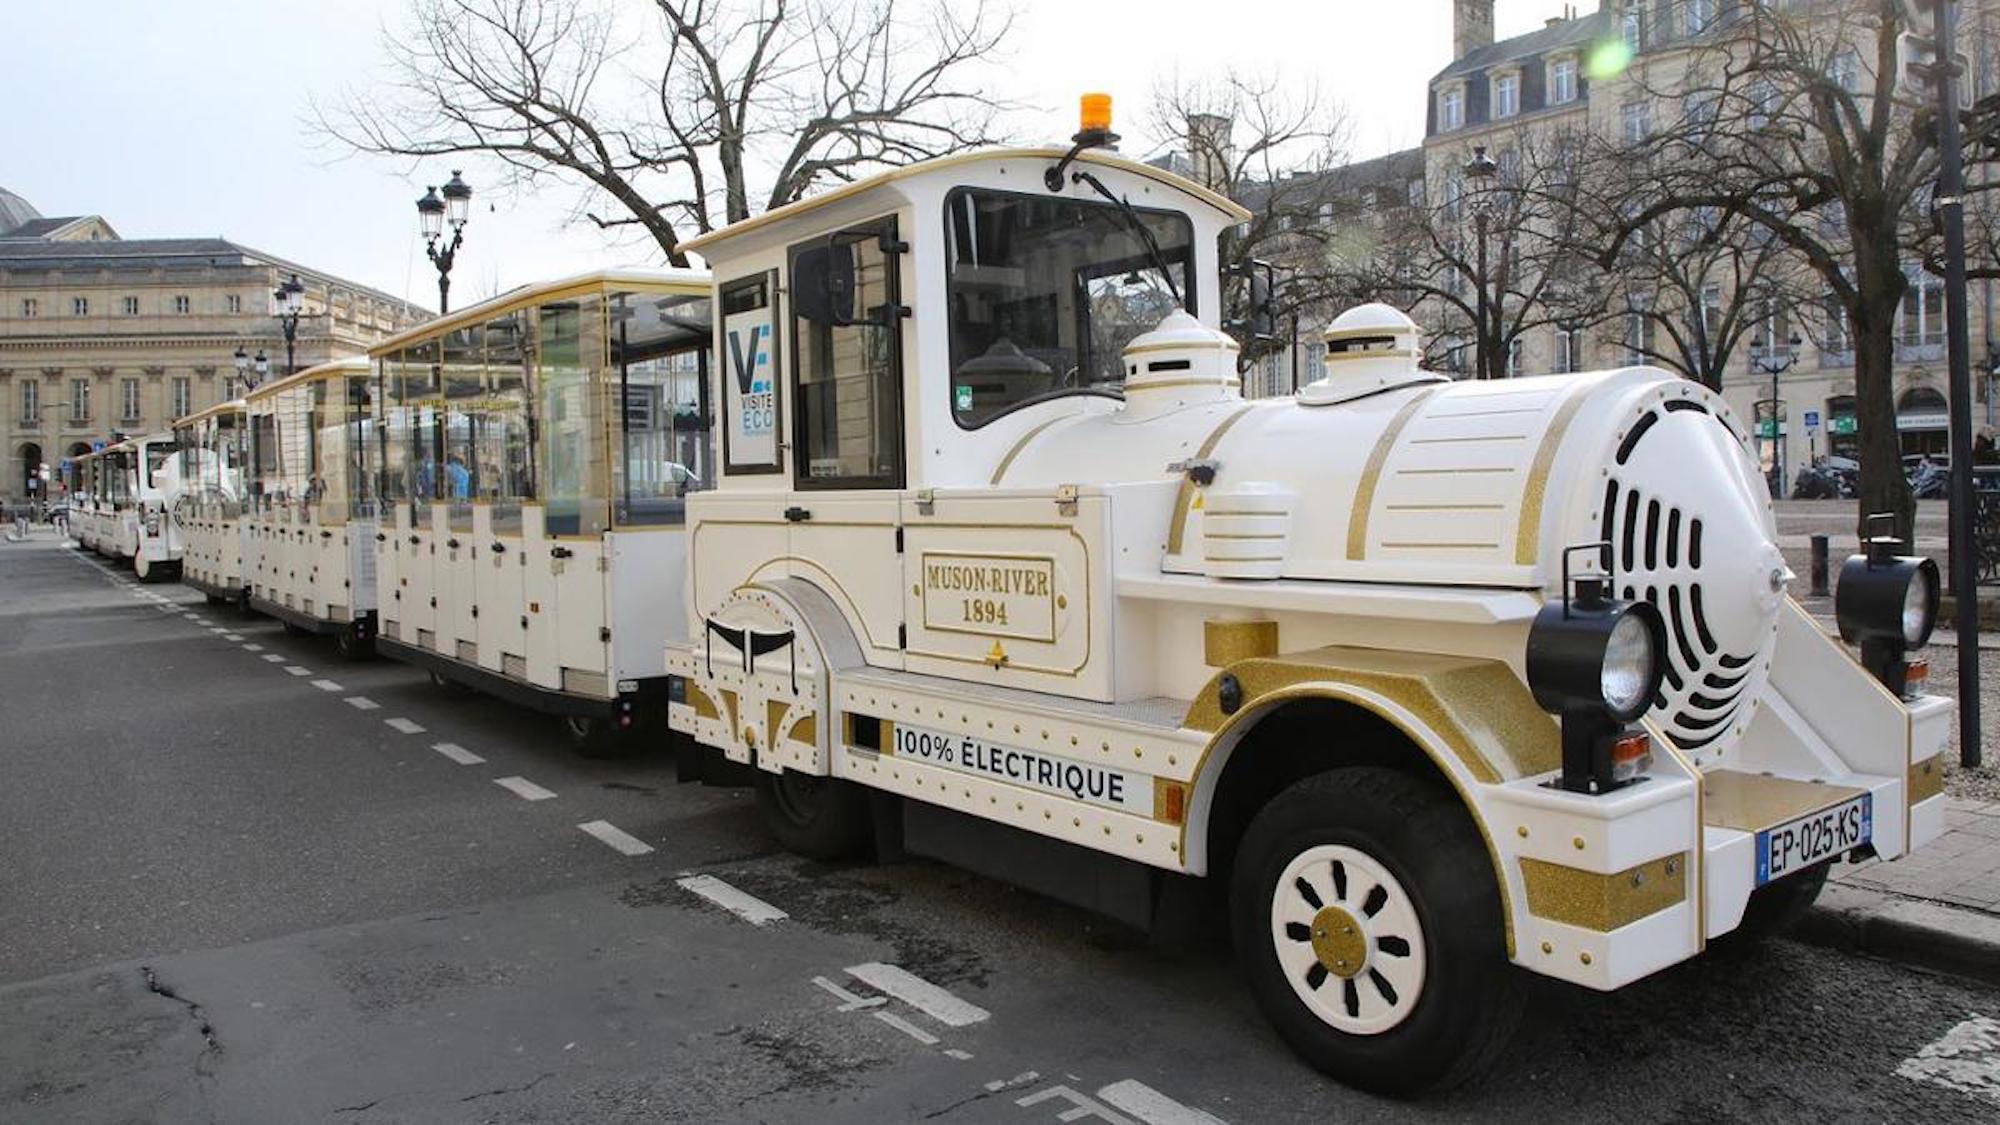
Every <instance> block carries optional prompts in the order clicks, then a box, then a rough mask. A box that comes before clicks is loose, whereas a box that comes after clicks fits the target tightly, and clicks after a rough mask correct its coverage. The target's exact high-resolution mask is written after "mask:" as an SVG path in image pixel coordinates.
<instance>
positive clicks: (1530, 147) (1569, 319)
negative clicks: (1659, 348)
mask: <svg viewBox="0 0 2000 1125" xmlns="http://www.w3.org/2000/svg"><path fill="white" fill-rule="evenodd" d="M1585 153H1586V147H1585V145H1584V144H1583V142H1582V140H1581V139H1580V138H1579V137H1578V136H1577V135H1576V134H1574V133H1571V132H1569V131H1567V130H1543V131H1531V130H1525V129H1524V130H1518V131H1516V132H1514V133H1512V134H1510V135H1508V136H1506V137H1504V138H1501V148H1500V150H1499V158H1498V159H1497V160H1494V161H1493V163H1494V165H1495V167H1494V168H1493V170H1492V172H1491V174H1489V175H1487V176H1486V177H1485V178H1484V179H1485V182H1483V183H1482V182H1479V180H1478V179H1477V178H1473V179H1472V182H1470V183H1468V177H1466V176H1464V175H1461V174H1458V173H1454V174H1452V175H1450V176H1447V177H1446V178H1445V180H1444V182H1443V183H1442V184H1440V185H1435V186H1433V187H1432V188H1431V189H1430V193H1429V197H1428V198H1427V200H1426V203H1425V205H1424V206H1423V207H1419V208H1409V209H1405V210H1404V211H1402V212H1400V213H1398V214H1396V215H1394V216H1393V217H1392V218H1391V219H1390V221H1389V225H1388V227H1387V229H1386V231H1385V237H1384V238H1383V240H1382V241H1381V242H1380V243H1379V244H1378V245H1377V246H1375V247H1374V248H1373V249H1372V251H1371V252H1370V253H1369V254H1368V255H1367V257H1365V258H1362V259H1359V260H1357V261H1353V262H1351V263H1349V264H1348V265H1347V267H1346V276H1345V285H1346V287H1347V288H1348V289H1349V290H1351V291H1353V292H1356V293H1361V294H1372V295H1376V296H1377V297H1378V298H1379V299H1383V300H1388V301H1391V302H1392V303H1395V304H1399V305H1402V306H1403V307H1405V308H1409V309H1411V310H1412V314H1413V315H1415V316H1417V317H1418V319H1419V321H1420V322H1427V323H1428V326H1429V327H1431V328H1432V329H1433V330H1434V332H1433V337H1432V339H1433V344H1432V350H1433V352H1434V353H1436V352H1439V351H1441V352H1442V354H1436V355H1434V357H1433V360H1434V361H1441V364H1442V366H1445V367H1447V368H1450V369H1453V370H1462V369H1463V366H1464V360H1465V349H1466V348H1468V347H1469V348H1471V349H1472V350H1473V354H1474V355H1475V356H1476V357H1479V359H1480V360H1481V362H1482V364H1483V370H1480V371H1477V372H1476V374H1477V375H1478V376H1479V377H1481V378H1496V377H1499V376H1501V375H1503V374H1504V373H1505V371H1506V364H1507V357H1508V356H1510V355H1511V354H1512V353H1513V350H1514V348H1515V345H1516V342H1517V341H1520V340H1522V339H1523V338H1524V337H1526V336H1527V335H1528V334H1529V333H1530V332H1533V331H1536V330H1538V329H1544V328H1549V327H1555V328H1559V329H1561V330H1563V331H1565V332H1568V331H1576V330H1580V329H1581V328H1583V327H1585V326H1588V325H1591V324H1595V323H1599V322H1601V321H1602V320H1603V319H1604V318H1605V317H1606V315H1607V311H1608V307H1609V306H1608V289H1607V287H1606V286H1605V285H1604V284H1603V283H1602V282H1601V280H1599V279H1598V278H1597V277H1596V270H1595V269H1594V268H1593V267H1592V265H1591V262H1590V259H1589V257H1588V256H1587V255H1586V254H1584V253H1582V252H1581V249H1580V248H1582V247H1586V246H1588V245H1589V241H1590V231H1591V227H1590V224H1589V220H1588V207H1587V203H1588V201H1589V197H1588V194H1587V193H1586V192H1585V190H1584V185H1583V184H1582V182H1581V172H1582V169H1583V166H1584V157H1585ZM1482 232H1483V234H1482ZM1482 295H1483V299H1482Z"/></svg>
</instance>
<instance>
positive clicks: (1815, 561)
mask: <svg viewBox="0 0 2000 1125" xmlns="http://www.w3.org/2000/svg"><path fill="white" fill-rule="evenodd" d="M1826 593H1827V591H1826V536H1824V535H1815V536H1813V537H1812V596H1813V597H1815V598H1823V597H1826Z"/></svg>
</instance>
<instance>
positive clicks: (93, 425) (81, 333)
mask: <svg viewBox="0 0 2000 1125" xmlns="http://www.w3.org/2000/svg"><path fill="white" fill-rule="evenodd" d="M295 275H296V276H297V277H298V279H299V281H300V283H301V284H303V285H304V286H305V290H306V293H305V300H304V312H303V314H302V315H301V316H300V318H299V322H298V334H297V361H296V362H297V365H298V367H300V368H304V367H307V366H309V365H311V364H315V363H320V362H323V361H325V360H328V359H332V358H336V357H339V356H347V355H356V354H359V353H362V352H364V351H366V350H367V348H368V347H369V345H370V344H372V343H374V342H375V341H377V340H380V339H383V338H384V337H387V336H389V335H391V334H393V333H396V332H399V331H401V330H403V329H404V328H407V327H409V326H410V325H412V324H415V323H417V322H419V321H421V320H424V319H426V318H427V317H429V316H430V315H431V314H430V313H429V312H428V311H427V310H425V309H423V308H421V307H419V306H416V305H413V304H411V303H409V302H407V301H404V300H401V299H399V298H396V297H392V296H390V295H388V294H386V293H382V292H378V291H376V290H373V289H369V288H367V287H366V286H362V285H357V284H355V283H353V282H351V281H347V280H344V279H342V278H338V277H334V276H332V275H331V274H327V273H324V272H322V271H319V270H314V269H310V268H307V267H305V266H301V265H297V264H295V263H292V262H288V261H286V260H284V259H282V258H277V257H274V256H272V255H269V254H265V253H263V252H261V251H257V250H252V249H249V248H248V247H244V246H239V245H237V244H236V243H233V242H230V241H228V240H226V239H221V238H133V239H127V238H121V237H120V236H119V234H118V232H117V231H116V230H115V229H114V228H113V227H112V226H111V224H110V223H108V222H106V221H105V220H104V218H102V217H101V216H97V215H70V216H60V217H46V218H45V217H43V216H42V215H41V214H40V213H39V212H37V211H36V210H35V208H34V207H32V206H30V205H29V204H28V202H27V201H26V200H24V199H22V198H21V197H20V196H18V195H15V194H13V193H11V192H8V191H6V190H5V189H0V435H3V436H4V440H0V449H4V451H5V452H6V456H7V460H6V467H5V475H4V476H0V497H4V498H5V499H6V500H8V501H9V502H12V501H15V500H19V499H22V498H23V497H25V496H27V495H28V493H29V488H30V483H29V482H30V478H31V477H32V476H38V475H39V474H40V473H41V471H42V468H43V466H47V467H48V469H49V471H50V474H51V475H52V476H53V475H55V474H56V470H57V469H58V467H59V466H60V464H61V462H62V461H63V459H65V458H67V457H72V456H75V455H76V454H78V453H83V452H87V451H89V450H90V449H91V448H93V447H94V446H96V445H98V444H100V443H105V442H109V441H111V440H112V437H113V435H114V434H121V433H122V434H142V433H148V432H152V431H156V430H160V429H163V428H165V427H166V426H167V425H168V424H169V423H171V422H172V421H173V419H175V418H177V417H180V416H182V415H185V414H189V413H192V412H193V411H195V410H199V409H201V408H203V407H205V406H209V405H212V404H214V403H216V402H220V401H223V400H224V399H227V398H230V397H233V396H235V395H237V394H241V393H242V391H243V387H242V386H241V385H240V384H239V383H238V382H237V372H236V361H235V357H236V353H237V351H238V349H242V350H243V351H244V352H245V353H246V354H250V355H254V354H256V353H257V352H259V351H261V352H263V353H264V354H265V355H266V356H267V357H268V359H269V364H270V372H271V376H272V377H276V376H278V375H282V374H283V373H284V366H285V340H284V333H283V328H282V326H281V325H280V323H279V321H278V319H277V317H276V316H275V314H274V308H275V300H274V297H273V293H274V292H275V290H276V289H277V288H278V286H279V285H281V284H283V283H284V282H285V281H286V280H288V279H289V278H291V277H293V276H295Z"/></svg>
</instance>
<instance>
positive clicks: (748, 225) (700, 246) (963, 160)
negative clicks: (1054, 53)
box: [681, 147, 1251, 254]
mask: <svg viewBox="0 0 2000 1125" xmlns="http://www.w3.org/2000/svg"><path fill="white" fill-rule="evenodd" d="M1068 152H1069V150H1068V149H1066V148H1054V147H1044V148H989V149H978V150H975V151H972V152H961V153H957V154H955V155H952V156H941V157H938V158H937V159H935V160H925V161H922V162H920V163H916V164H906V165H904V166H902V167H900V168H891V169H889V170H887V171H885V172H881V173H878V174H876V175H874V176H870V177H869V178H867V179H865V180H856V181H855V182H853V183H851V184H842V185H841V186H839V187H836V188H832V189H830V190H827V191H823V192H821V193H819V194H818V195H814V196H810V197H808V198H805V199H801V200H798V201H797V202H794V203H787V204H785V205H784V206H783V207H778V208H774V209H772V210H769V211H766V212H764V213H763V214H761V215H753V216H751V217H750V218H748V219H744V220H743V221H742V222H738V223H731V224H730V225H729V226H726V227H724V228H722V229H721V230H717V231H710V232H709V233H707V234H704V235H701V236H699V237H697V238H691V239H689V240H688V241H686V242H683V243H681V248H682V249H684V250H689V251H696V252H700V253H703V254H707V253H708V252H709V251H711V250H713V249H714V248H715V247H717V246H720V245H721V244H723V243H725V242H728V241H731V240H733V239H735V238H737V237H740V236H742V235H745V234H749V233H751V232H752V231H757V230H762V229H763V228H764V227H767V226H769V225H771V224H773V223H782V222H786V221H788V220H791V219H795V218H797V217H799V216H801V215H806V214H810V213H811V212H813V211H817V210H819V209H820V208H822V207H827V206H830V205H832V204H834V203H838V202H840V201H841V200H845V199H851V198H853V197H854V196H857V195H860V194H863V193H865V192H869V191H873V190H875V189H877V188H881V187H884V186H886V185H888V184H891V183H895V182H896V181H899V180H907V179H911V178H913V177H917V176H927V175H931V174H934V173H936V172H939V171H942V170H945V169H948V168H953V167H963V166H966V165H970V164H992V163H999V162H1002V161H1008V160H1016V161H1018V160H1047V161H1048V162H1050V163H1051V164H1053V163H1055V162H1056V161H1058V160H1061V159H1062V158H1063V157H1064V156H1065V155H1067V154H1068ZM1075 163H1078V164H1095V165H1098V166H1100V167H1104V168H1116V169H1118V170H1120V171H1123V172H1129V173H1131V174H1133V175H1135V176H1142V177H1144V178H1146V179H1149V180H1153V181H1155V182H1157V183H1160V184H1164V185H1165V186H1167V187H1170V188H1173V189H1174V190H1176V191H1179V192H1180V193H1181V194H1183V195H1185V196H1187V197H1188V199H1189V200H1191V201H1192V202H1195V203H1199V204H1203V205H1206V206H1208V207H1211V208H1213V209H1214V210H1216V211H1218V212H1220V213H1221V214H1222V215H1223V216H1224V217H1225V218H1227V219H1228V220H1230V221H1231V222H1232V223H1241V222H1248V221H1249V219H1250V217H1251V215H1250V212H1249V211H1248V210H1247V209H1245V208H1244V207H1243V206H1242V205H1241V204H1238V203H1236V202H1235V201H1234V200H1231V199H1228V198H1226V197H1224V196H1221V195H1217V194H1216V193H1215V192H1212V191H1210V190H1208V189H1207V188H1205V187H1202V186H1201V185H1200V184H1198V183H1195V182H1194V181H1193V180H1190V179H1187V178H1186V177H1184V176H1178V175H1175V174H1174V173H1172V172H1169V171H1167V170H1166V169H1164V168H1156V167H1154V166H1153V165H1151V164H1141V163H1140V162H1138V161H1136V160H1128V159H1126V158H1125V157H1122V156H1119V155H1117V154H1115V153H1111V152H1106V151H1104V150H1102V149H1085V150H1083V151H1082V152H1080V153H1078V154H1077V155H1076V160H1075ZM1036 186H1037V187H1038V188H1039V186H1040V185H1039V182H1037V185H1036Z"/></svg>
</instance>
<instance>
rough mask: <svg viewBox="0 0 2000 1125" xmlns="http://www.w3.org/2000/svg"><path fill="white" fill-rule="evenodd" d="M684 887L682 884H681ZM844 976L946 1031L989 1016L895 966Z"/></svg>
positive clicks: (874, 964) (876, 965)
mask: <svg viewBox="0 0 2000 1125" xmlns="http://www.w3.org/2000/svg"><path fill="white" fill-rule="evenodd" d="M682 885H683V886H685V885H686V884H682ZM847 975H848V976H851V977H853V978H854V979H856V980H858V981H861V982H862V983H863V984H868V985H872V986H874V988H875V990H876V991H878V992H886V993H888V994H889V995H891V996H894V997H895V998H896V999H898V1000H901V1001H902V1002H903V1003H905V1004H908V1005H909V1006H910V1007H912V1008H915V1009H917V1010H918V1011H920V1012H922V1013H924V1014H925V1015H927V1016H929V1017H931V1018H932V1019H934V1020H936V1021H938V1022H939V1023H941V1024H944V1025H945V1026H946V1027H964V1026H965V1025H967V1024H973V1023H978V1022H980V1021H981V1020H984V1019H986V1018H987V1017H988V1016H990V1015H992V1013H991V1012H988V1011H987V1010H986V1009H984V1008H982V1007H979V1006H978V1005H977V1004H968V1003H966V1002H965V1001H963V1000H960V999H959V998H958V997H956V996H953V995H952V994H951V993H949V992H946V991H945V990H944V989H942V988H939V987H938V986H937V985H934V984H932V983H931V982H929V981H927V980H925V979H924V978H922V977H920V976H917V975H916V974H915V973H912V972H910V971H909V970H907V969H904V968H902V967H901V966H898V965H889V964H885V963H883V962H881V961H870V962H868V963H867V964H865V965H849V966H848V967H847Z"/></svg>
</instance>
